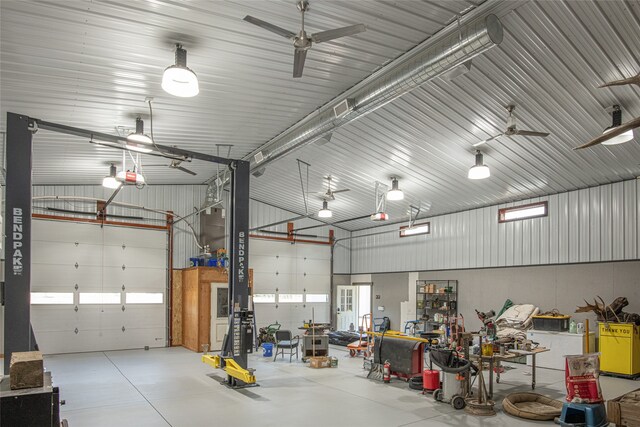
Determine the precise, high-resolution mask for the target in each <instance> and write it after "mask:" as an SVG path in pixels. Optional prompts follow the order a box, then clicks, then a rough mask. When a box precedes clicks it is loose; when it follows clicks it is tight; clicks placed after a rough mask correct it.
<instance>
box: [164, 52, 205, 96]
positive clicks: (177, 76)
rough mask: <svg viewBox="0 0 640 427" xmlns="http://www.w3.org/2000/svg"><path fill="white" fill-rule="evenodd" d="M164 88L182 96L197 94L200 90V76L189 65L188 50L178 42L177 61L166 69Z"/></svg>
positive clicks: (168, 91)
mask: <svg viewBox="0 0 640 427" xmlns="http://www.w3.org/2000/svg"><path fill="white" fill-rule="evenodd" d="M162 89H164V91H165V92H167V93H168V94H171V95H173V96H179V97H182V98H190V97H192V96H196V95H197V94H198V93H199V92H200V87H199V86H198V77H196V73H194V72H193V71H192V70H191V69H190V68H189V67H187V51H186V50H185V49H183V48H182V45H181V44H176V63H175V65H171V66H169V67H167V68H166V69H165V70H164V74H162Z"/></svg>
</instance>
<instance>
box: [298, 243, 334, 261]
mask: <svg viewBox="0 0 640 427" xmlns="http://www.w3.org/2000/svg"><path fill="white" fill-rule="evenodd" d="M295 246H296V248H297V253H296V255H297V258H298V259H304V258H307V259H316V260H325V261H330V260H331V250H330V247H329V245H327V246H326V247H322V246H319V245H311V244H305V243H300V244H296V245H295Z"/></svg>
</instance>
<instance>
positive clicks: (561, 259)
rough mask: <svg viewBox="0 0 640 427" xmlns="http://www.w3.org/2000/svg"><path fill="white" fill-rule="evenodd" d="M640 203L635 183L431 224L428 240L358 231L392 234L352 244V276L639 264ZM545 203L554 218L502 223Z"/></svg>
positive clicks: (443, 218)
mask: <svg viewBox="0 0 640 427" xmlns="http://www.w3.org/2000/svg"><path fill="white" fill-rule="evenodd" d="M639 199H640V183H639V182H638V181H637V180H630V181H625V182H620V183H616V184H607V185H602V186H599V187H593V188H588V189H582V190H576V191H572V192H566V193H560V194H554V195H551V196H548V197H539V198H533V199H528V200H522V201H519V202H517V203H508V204H504V205H496V206H490V207H486V208H480V209H475V210H472V211H467V212H459V213H454V214H450V215H443V216H437V217H432V218H429V219H424V220H422V221H430V222H431V234H429V235H427V236H413V237H407V238H402V239H401V238H399V237H398V234H397V230H398V228H399V225H398V224H393V225H386V226H381V227H376V228H370V229H364V230H359V231H354V232H353V233H352V234H353V236H362V235H367V234H372V233H380V232H383V231H388V233H386V234H380V235H376V236H371V237H361V238H355V239H353V240H352V241H351V247H352V251H351V265H352V273H354V274H355V273H377V272H393V271H421V270H439V269H444V270H451V269H461V268H482V267H503V266H520V265H540V264H566V263H579V262H599V261H612V260H613V261H617V260H625V259H627V260H628V259H638V258H639V254H640V252H639V248H638V244H639V241H640V230H639V228H640V214H639V211H640V200H639ZM545 200H546V201H548V203H549V216H548V217H545V218H534V219H530V220H524V221H515V222H509V223H503V224H499V223H498V209H500V208H503V207H509V206H517V205H523V204H527V203H534V202H538V201H545ZM420 254H424V259H421V258H422V256H421V255H420Z"/></svg>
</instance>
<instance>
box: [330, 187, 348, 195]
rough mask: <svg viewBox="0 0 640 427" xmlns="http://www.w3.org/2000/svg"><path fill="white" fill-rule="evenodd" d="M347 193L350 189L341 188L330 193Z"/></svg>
mask: <svg viewBox="0 0 640 427" xmlns="http://www.w3.org/2000/svg"><path fill="white" fill-rule="evenodd" d="M347 191H351V189H350V188H343V189H342V190H334V191H332V193H333V194H337V193H344V192H347Z"/></svg>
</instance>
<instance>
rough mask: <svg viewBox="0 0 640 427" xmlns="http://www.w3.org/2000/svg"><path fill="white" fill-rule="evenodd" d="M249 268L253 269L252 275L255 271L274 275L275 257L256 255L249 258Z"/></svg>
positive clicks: (275, 269)
mask: <svg viewBox="0 0 640 427" xmlns="http://www.w3.org/2000/svg"><path fill="white" fill-rule="evenodd" d="M249 259H250V263H251V265H250V267H251V268H253V271H254V274H255V272H256V271H260V272H262V273H275V272H276V271H277V265H276V257H275V256H272V255H256V256H254V255H253V254H251V256H250V258H249Z"/></svg>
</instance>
